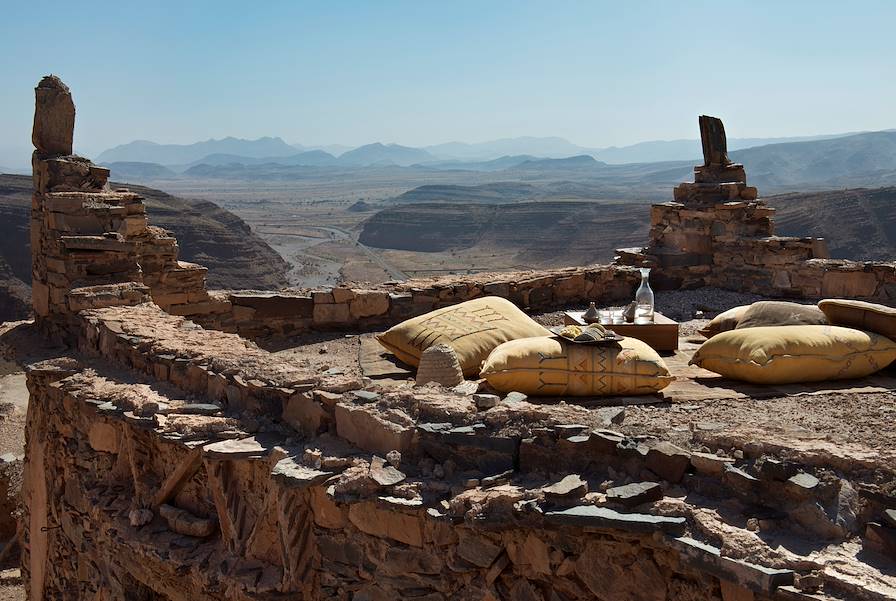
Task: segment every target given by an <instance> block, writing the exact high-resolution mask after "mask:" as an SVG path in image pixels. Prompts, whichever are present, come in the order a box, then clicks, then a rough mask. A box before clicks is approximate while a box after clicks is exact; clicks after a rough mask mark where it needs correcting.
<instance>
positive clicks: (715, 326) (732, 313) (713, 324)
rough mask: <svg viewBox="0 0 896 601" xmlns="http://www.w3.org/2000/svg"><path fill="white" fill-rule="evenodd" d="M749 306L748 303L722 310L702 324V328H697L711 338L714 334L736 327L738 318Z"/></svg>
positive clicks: (738, 321)
mask: <svg viewBox="0 0 896 601" xmlns="http://www.w3.org/2000/svg"><path fill="white" fill-rule="evenodd" d="M749 308H750V305H741V306H740V307H734V308H732V309H728V310H727V311H723V312H722V313H719V314H718V315H716V316H715V317H713V318H712V319H711V320H710V322H709V323H708V324H706V325H705V326H703V329H702V330H699V332H700V333H701V334H703V335H704V336H706V337H707V338H712V337H713V336H715V335H716V334H721V333H722V332H727V331H728V330H733V329H734V328H736V327H737V324H738V323H740V318H741V317H743V315H744V313H746V311H747V309H749Z"/></svg>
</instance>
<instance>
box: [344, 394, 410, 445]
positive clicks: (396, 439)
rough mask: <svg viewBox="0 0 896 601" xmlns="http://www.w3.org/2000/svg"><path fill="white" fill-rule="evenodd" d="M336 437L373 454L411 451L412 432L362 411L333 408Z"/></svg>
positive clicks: (361, 408) (362, 409) (407, 428)
mask: <svg viewBox="0 0 896 601" xmlns="http://www.w3.org/2000/svg"><path fill="white" fill-rule="evenodd" d="M335 417H336V432H337V434H338V435H339V436H340V437H342V438H344V439H346V440H348V441H349V442H352V443H354V444H356V445H358V446H359V447H360V448H362V449H364V450H366V451H370V452H372V453H380V454H383V455H385V454H386V453H388V452H389V451H393V450H394V451H399V452H401V453H404V452H405V451H407V450H408V449H410V447H411V442H412V440H413V435H414V430H413V429H412V428H409V427H407V426H402V425H399V424H396V423H394V422H390V421H386V420H384V419H382V418H381V417H379V416H378V415H376V414H374V413H372V412H370V411H368V410H366V409H365V408H363V407H357V406H354V405H348V404H346V403H338V404H337V405H336V408H335Z"/></svg>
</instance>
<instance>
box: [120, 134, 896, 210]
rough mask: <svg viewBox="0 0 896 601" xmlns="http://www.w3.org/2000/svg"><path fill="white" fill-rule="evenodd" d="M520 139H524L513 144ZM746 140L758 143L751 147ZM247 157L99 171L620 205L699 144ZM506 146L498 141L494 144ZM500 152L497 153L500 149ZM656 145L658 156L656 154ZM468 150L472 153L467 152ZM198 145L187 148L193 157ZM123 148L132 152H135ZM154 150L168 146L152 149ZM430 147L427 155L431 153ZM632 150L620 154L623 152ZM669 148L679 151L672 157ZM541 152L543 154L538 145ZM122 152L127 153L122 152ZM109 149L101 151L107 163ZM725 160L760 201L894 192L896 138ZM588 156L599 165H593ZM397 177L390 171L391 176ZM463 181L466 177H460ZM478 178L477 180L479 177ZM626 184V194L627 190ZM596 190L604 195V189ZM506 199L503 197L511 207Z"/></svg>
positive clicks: (260, 145) (672, 171)
mask: <svg viewBox="0 0 896 601" xmlns="http://www.w3.org/2000/svg"><path fill="white" fill-rule="evenodd" d="M521 140H529V139H525V138H524V139H521ZM535 140H550V141H551V144H553V146H552V148H554V149H556V148H559V145H560V142H559V141H558V140H560V139H559V138H557V139H555V138H546V139H542V138H538V139H535ZM753 141H762V140H759V139H753ZM211 142H214V144H213V145H218V142H222V143H226V144H227V145H233V144H235V143H236V142H239V141H234V139H231V140H230V141H227V140H220V141H210V142H204V143H201V145H204V146H202V149H203V151H204V150H207V149H208V145H209V144H210V143H211ZM270 144H273V145H275V146H276V147H277V148H280V149H281V150H282V151H283V152H287V150H288V152H289V154H286V155H283V156H276V155H271V154H261V153H262V152H263V151H269V150H270V148H269V145H270ZM250 145H251V146H252V149H254V152H257V153H258V154H260V156H246V155H243V154H233V153H224V152H219V153H212V154H207V155H204V156H202V157H200V158H199V159H196V160H194V161H192V162H190V163H186V164H182V165H180V166H177V165H165V164H164V163H158V162H154V163H150V162H138V161H107V162H105V163H104V164H106V165H108V166H110V167H111V168H112V169H113V177H123V178H126V179H129V180H130V181H135V182H140V181H152V180H154V179H156V180H157V179H165V178H173V177H188V178H190V177H192V178H227V179H246V180H254V179H263V178H267V177H272V178H275V179H279V180H284V181H287V180H289V179H294V178H297V177H306V176H307V175H308V174H309V173H313V172H314V170H320V169H328V168H333V169H338V170H340V171H346V172H348V171H351V170H354V169H382V168H385V169H398V170H399V171H400V170H401V169H408V168H410V169H414V170H417V171H418V172H425V171H434V172H435V171H437V172H441V173H443V174H444V177H442V178H441V181H446V179H445V178H449V182H450V183H452V184H453V183H456V184H461V185H463V184H466V183H468V182H469V179H470V176H469V175H468V173H469V172H478V173H479V176H477V177H479V181H480V182H481V183H485V182H486V181H488V180H491V181H513V180H522V181H529V180H532V179H533V178H534V179H538V180H565V181H588V182H590V183H594V182H599V183H601V184H608V185H609V186H610V188H609V189H610V190H613V189H617V190H619V191H620V192H621V193H620V194H618V195H614V197H616V198H628V197H631V195H632V194H634V193H637V191H638V190H639V189H641V190H643V189H645V188H646V187H649V188H651V189H656V188H657V187H660V188H662V187H667V186H669V185H674V184H675V183H677V182H679V181H686V180H687V179H690V172H691V167H692V166H693V165H694V164H697V163H699V162H700V154H701V151H700V148H699V143H698V142H696V141H693V140H690V141H689V140H682V141H679V142H650V143H644V144H641V145H636V146H640V147H641V148H640V151H639V152H640V153H641V154H642V155H643V154H645V153H654V156H660V155H662V154H664V153H667V151H668V153H669V154H675V153H679V152H680V153H682V154H683V153H685V152H687V151H686V148H687V145H695V146H696V150H694V153H696V154H697V155H698V156H696V157H692V158H690V159H687V158H686V159H682V160H677V161H648V162H632V163H614V162H611V161H605V160H602V159H601V158H600V157H602V156H605V155H606V154H607V153H609V152H610V149H607V150H605V151H602V152H598V153H595V154H587V153H585V154H582V153H580V154H576V155H572V156H566V157H561V158H551V157H544V156H539V155H535V154H528V153H527V154H514V155H503V156H499V157H496V158H492V159H488V160H482V161H472V160H458V159H452V160H445V159H440V158H439V157H438V156H437V155H436V154H434V153H433V151H432V150H426V149H422V148H413V147H409V146H401V145H398V144H380V143H375V144H367V145H365V146H361V147H359V148H355V149H353V150H349V151H347V152H344V153H342V154H341V155H339V156H334V155H332V154H330V153H327V152H325V151H323V150H305V151H302V152H296V151H295V150H296V149H295V148H293V147H292V146H289V145H288V144H285V143H284V142H283V141H282V140H279V139H276V138H267V139H262V140H255V141H252V142H251V143H250ZM502 145H503V146H506V143H505V142H502ZM502 145H499V147H503V146H502ZM663 145H665V147H666V150H662V149H661V148H660V147H661V146H663ZM446 146H447V150H451V149H454V150H457V149H458V148H459V146H458V143H452V144H451V145H442V148H441V150H442V151H443V152H444V151H445V150H446V148H445V147H446ZM467 146H472V145H467ZM196 147H197V145H191V146H190V147H189V150H190V152H192V153H194V154H195V153H196V152H197V149H196ZM134 148H137V147H134V146H132V147H131V150H134ZM147 148H152V149H153V152H161V150H160V149H163V148H168V146H162V145H153V146H151V147H147ZM178 148H179V150H178V151H177V153H176V156H178V157H180V158H186V156H187V154H186V151H185V147H178ZM433 148H434V147H430V149H433ZM633 148H634V147H628V149H629V150H631V149H633ZM670 148H678V150H676V151H675V152H674V153H673V152H671V151H669V149H670ZM545 149H548V150H549V149H550V148H547V147H545ZM129 152H130V151H129ZM613 152H615V153H616V155H615V156H616V157H617V158H618V157H620V156H621V154H620V153H623V152H629V151H627V150H625V149H621V148H620V149H615V150H613ZM110 153H111V154H115V153H112V151H111V150H110V151H107V152H105V153H103V156H108V155H109V154H110ZM729 154H730V156H731V158H732V160H735V161H738V162H742V163H744V165H745V166H746V170H747V176H748V178H749V181H750V183H752V184H755V185H758V186H760V188H761V189H762V190H763V192H764V193H766V194H769V193H773V192H786V191H795V190H821V189H830V188H837V187H859V186H866V187H871V186H874V187H880V186H892V185H896V131H894V130H889V131H881V132H868V133H858V134H850V135H840V136H835V137H816V138H813V139H809V140H801V141H788V142H777V143H774V144H765V145H761V146H753V147H749V148H741V149H738V150H733V149H732V150H730V151H729ZM595 156H597V157H598V158H595ZM396 173H398V171H396ZM465 173H467V175H465ZM483 178H485V179H483ZM625 186H628V187H629V188H630V189H629V190H628V191H626V190H625V189H624V187H625ZM597 188H599V189H603V190H605V191H606V190H608V188H606V187H600V186H598V187H597ZM513 201H514V199H510V198H508V199H505V202H513Z"/></svg>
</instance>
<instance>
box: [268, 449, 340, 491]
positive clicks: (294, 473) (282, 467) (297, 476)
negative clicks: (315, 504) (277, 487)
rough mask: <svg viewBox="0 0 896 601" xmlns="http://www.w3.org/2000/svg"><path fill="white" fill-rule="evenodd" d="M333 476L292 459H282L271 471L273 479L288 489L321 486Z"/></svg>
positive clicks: (330, 473)
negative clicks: (320, 484)
mask: <svg viewBox="0 0 896 601" xmlns="http://www.w3.org/2000/svg"><path fill="white" fill-rule="evenodd" d="M332 475H333V472H326V471H322V470H318V469H314V468H313V467H308V466H307V465H302V464H301V463H298V462H296V460H295V459H293V458H292V457H287V458H286V459H281V460H280V461H278V462H277V465H275V466H274V469H272V470H271V477H272V478H273V479H274V480H276V481H277V482H278V483H280V484H281V485H283V486H285V487H287V488H299V489H301V488H308V487H309V486H314V485H315V484H319V483H321V482H323V481H324V480H326V479H327V478H329V477H330V476H332Z"/></svg>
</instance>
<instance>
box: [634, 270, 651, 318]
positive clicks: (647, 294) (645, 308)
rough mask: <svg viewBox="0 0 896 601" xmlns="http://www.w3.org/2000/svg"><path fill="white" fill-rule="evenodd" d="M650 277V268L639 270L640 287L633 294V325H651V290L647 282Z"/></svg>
mask: <svg viewBox="0 0 896 601" xmlns="http://www.w3.org/2000/svg"><path fill="white" fill-rule="evenodd" d="M649 277H650V268H649V267H642V268H641V285H640V286H639V287H638V291H637V292H635V302H636V303H638V304H637V306H636V307H635V323H636V324H637V323H642V324H643V323H652V322H653V290H651V289H650V283H649V282H648V281H647V280H648V278H649Z"/></svg>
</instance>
